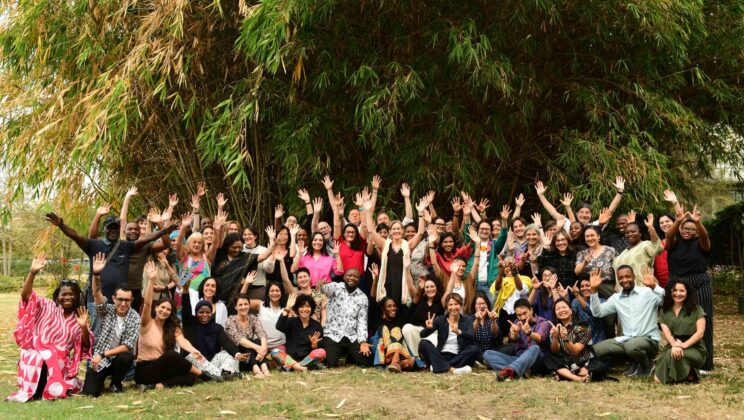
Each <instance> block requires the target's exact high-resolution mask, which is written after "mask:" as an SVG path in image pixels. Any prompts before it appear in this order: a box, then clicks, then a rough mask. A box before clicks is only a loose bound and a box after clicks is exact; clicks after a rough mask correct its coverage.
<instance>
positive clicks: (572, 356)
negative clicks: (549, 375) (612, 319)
mask: <svg viewBox="0 0 744 420" xmlns="http://www.w3.org/2000/svg"><path fill="white" fill-rule="evenodd" d="M553 312H554V315H555V319H556V325H553V323H552V322H551V323H550V351H551V352H550V353H548V354H546V355H544V357H543V363H544V364H545V367H546V368H547V369H548V370H550V371H551V372H553V373H554V375H555V379H556V380H562V379H568V380H569V381H575V382H589V381H590V380H591V376H590V375H589V362H590V361H591V360H592V351H591V344H592V327H591V326H590V325H589V324H587V323H583V322H576V321H574V319H573V310H571V305H570V304H569V303H568V301H567V300H565V299H559V300H557V301H556V302H555V304H554V305H553Z"/></svg>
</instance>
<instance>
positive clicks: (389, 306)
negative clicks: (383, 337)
mask: <svg viewBox="0 0 744 420" xmlns="http://www.w3.org/2000/svg"><path fill="white" fill-rule="evenodd" d="M382 313H383V315H384V316H385V319H395V315H396V314H397V313H398V306H396V305H395V301H394V300H392V299H387V300H386V301H385V307H384V308H383V311H382Z"/></svg>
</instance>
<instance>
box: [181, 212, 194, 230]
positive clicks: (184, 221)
mask: <svg viewBox="0 0 744 420" xmlns="http://www.w3.org/2000/svg"><path fill="white" fill-rule="evenodd" d="M191 221H192V218H191V213H186V214H184V215H183V216H181V230H186V229H188V228H189V226H191Z"/></svg>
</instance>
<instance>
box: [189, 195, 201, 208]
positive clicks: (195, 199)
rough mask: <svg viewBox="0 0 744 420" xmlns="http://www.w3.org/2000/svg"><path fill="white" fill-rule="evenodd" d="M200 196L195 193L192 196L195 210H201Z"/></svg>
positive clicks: (192, 204)
mask: <svg viewBox="0 0 744 420" xmlns="http://www.w3.org/2000/svg"><path fill="white" fill-rule="evenodd" d="M200 200H201V199H200V198H199V196H198V195H196V194H194V195H192V196H191V207H192V208H193V209H194V210H199V207H200V206H201V202H200Z"/></svg>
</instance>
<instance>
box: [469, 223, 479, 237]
mask: <svg viewBox="0 0 744 420" xmlns="http://www.w3.org/2000/svg"><path fill="white" fill-rule="evenodd" d="M468 235H470V239H471V240H473V241H477V240H479V239H480V237H479V236H478V231H477V230H475V227H473V225H470V226H468Z"/></svg>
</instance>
